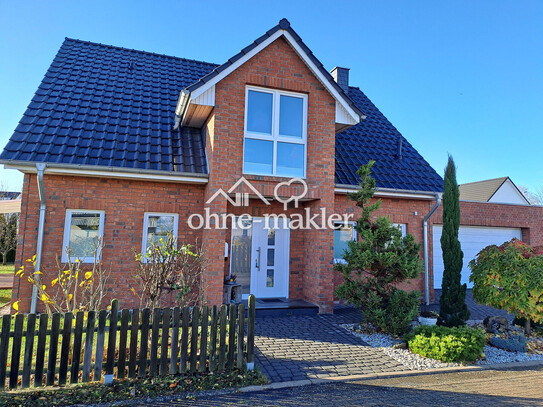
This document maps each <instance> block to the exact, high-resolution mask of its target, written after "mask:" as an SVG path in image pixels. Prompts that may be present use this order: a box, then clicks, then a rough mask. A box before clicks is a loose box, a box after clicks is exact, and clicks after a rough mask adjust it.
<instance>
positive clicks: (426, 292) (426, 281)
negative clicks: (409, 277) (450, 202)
mask: <svg viewBox="0 0 543 407" xmlns="http://www.w3.org/2000/svg"><path fill="white" fill-rule="evenodd" d="M435 196H436V204H435V205H434V207H433V208H432V209H431V210H430V212H429V213H428V215H426V217H425V218H424V222H423V228H424V231H423V233H424V238H423V239H424V301H425V302H426V305H430V278H429V275H428V220H429V219H430V217H431V216H432V215H433V214H434V212H435V211H437V208H439V205H440V204H441V194H436V195H435Z"/></svg>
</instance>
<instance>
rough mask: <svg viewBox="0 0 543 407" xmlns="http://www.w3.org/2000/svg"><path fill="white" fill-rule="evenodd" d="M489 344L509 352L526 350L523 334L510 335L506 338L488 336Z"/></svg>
mask: <svg viewBox="0 0 543 407" xmlns="http://www.w3.org/2000/svg"><path fill="white" fill-rule="evenodd" d="M490 344H491V345H492V346H495V347H496V348H500V349H504V350H509V351H511V352H526V337H525V336H523V335H511V336H509V337H508V338H502V337H500V336H493V337H492V338H490Z"/></svg>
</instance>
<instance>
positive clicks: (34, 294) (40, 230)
mask: <svg viewBox="0 0 543 407" xmlns="http://www.w3.org/2000/svg"><path fill="white" fill-rule="evenodd" d="M36 170H37V173H38V193H39V196H40V219H39V222H38V241H37V247H36V264H35V266H34V271H40V269H41V257H42V251H43V235H44V232H45V213H46V205H45V187H44V183H43V174H44V172H45V164H44V163H37V164H36ZM35 278H36V283H38V284H39V282H40V275H39V274H36V275H35ZM37 302H38V288H37V286H36V284H34V285H33V287H32V299H31V301H30V313H31V314H35V313H36V308H37V307H36V306H37Z"/></svg>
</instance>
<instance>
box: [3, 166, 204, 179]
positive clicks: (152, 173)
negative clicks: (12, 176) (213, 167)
mask: <svg viewBox="0 0 543 407" xmlns="http://www.w3.org/2000/svg"><path fill="white" fill-rule="evenodd" d="M0 164H4V168H6V169H16V170H19V171H21V172H25V173H31V174H33V173H35V172H36V167H35V166H34V163H33V162H29V161H15V160H0ZM47 173H48V174H51V175H53V174H55V175H74V176H89V177H98V178H120V179H135V180H147V181H164V182H184V183H193V184H205V183H207V182H208V178H209V176H208V174H201V173H188V172H174V171H159V170H140V169H135V168H124V167H106V166H99V165H79V164H57V163H48V164H47Z"/></svg>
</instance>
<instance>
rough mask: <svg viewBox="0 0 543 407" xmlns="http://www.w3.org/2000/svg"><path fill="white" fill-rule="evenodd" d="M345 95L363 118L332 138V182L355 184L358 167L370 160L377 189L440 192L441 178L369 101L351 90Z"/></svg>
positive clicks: (356, 182)
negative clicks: (333, 170)
mask: <svg viewBox="0 0 543 407" xmlns="http://www.w3.org/2000/svg"><path fill="white" fill-rule="evenodd" d="M349 96H350V98H351V99H352V100H353V102H354V103H355V104H356V105H357V106H358V108H359V109H360V110H362V111H363V112H364V113H365V114H366V119H365V120H362V121H361V122H360V123H359V124H357V125H356V126H353V127H351V128H349V129H347V130H344V131H342V132H341V133H339V134H337V135H336V183H337V184H343V185H357V184H358V179H359V178H358V175H356V171H357V170H358V168H360V166H361V165H363V164H366V163H367V162H368V161H370V160H374V161H375V164H374V166H373V169H372V174H373V176H374V177H375V180H376V181H377V186H378V187H380V188H389V189H400V190H411V191H429V192H441V191H442V190H443V179H442V178H441V177H440V176H439V175H438V174H437V172H436V171H435V170H434V169H433V168H432V167H431V166H430V164H428V163H427V162H426V160H425V159H424V158H423V157H422V156H421V155H420V154H419V153H418V152H417V150H415V148H414V147H413V146H412V145H411V144H409V142H408V141H407V140H406V139H405V138H404V137H403V136H402V135H401V134H400V132H399V131H398V130H397V129H396V128H395V127H394V126H393V125H392V123H390V122H389V121H388V119H387V118H386V117H385V116H384V115H383V114H382V113H381V112H380V111H379V109H377V107H376V106H375V105H374V104H373V103H372V102H371V100H369V99H368V97H367V96H366V95H364V93H363V92H362V91H361V90H360V89H358V88H354V87H350V88H349ZM400 141H401V143H402V154H401V158H400V157H399V156H398V145H399V143H400Z"/></svg>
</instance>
